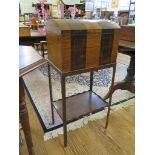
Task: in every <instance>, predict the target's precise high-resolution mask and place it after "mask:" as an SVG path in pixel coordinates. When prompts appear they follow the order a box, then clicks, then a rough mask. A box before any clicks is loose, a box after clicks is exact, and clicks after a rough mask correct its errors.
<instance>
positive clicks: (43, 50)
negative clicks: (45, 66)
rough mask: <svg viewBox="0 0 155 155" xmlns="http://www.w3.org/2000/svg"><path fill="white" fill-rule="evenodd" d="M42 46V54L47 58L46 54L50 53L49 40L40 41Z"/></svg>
mask: <svg viewBox="0 0 155 155" xmlns="http://www.w3.org/2000/svg"><path fill="white" fill-rule="evenodd" d="M40 47H41V55H42V56H43V57H44V58H45V55H48V52H47V41H40ZM46 58H47V57H46Z"/></svg>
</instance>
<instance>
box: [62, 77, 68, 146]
mask: <svg viewBox="0 0 155 155" xmlns="http://www.w3.org/2000/svg"><path fill="white" fill-rule="evenodd" d="M61 93H62V114H63V130H64V146H65V147H66V146H67V120H66V84H65V77H64V76H63V75H61Z"/></svg>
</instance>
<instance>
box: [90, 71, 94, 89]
mask: <svg viewBox="0 0 155 155" xmlns="http://www.w3.org/2000/svg"><path fill="white" fill-rule="evenodd" d="M93 74H94V72H93V71H91V72H90V91H92V88H93Z"/></svg>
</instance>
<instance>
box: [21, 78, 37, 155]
mask: <svg viewBox="0 0 155 155" xmlns="http://www.w3.org/2000/svg"><path fill="white" fill-rule="evenodd" d="M19 117H20V121H21V125H22V128H23V131H24V135H25V139H26V144H27V148H28V152H29V155H34V151H33V144H32V137H31V131H30V124H29V116H28V111H27V107H26V102H25V93H24V84H23V79H22V78H20V79H19Z"/></svg>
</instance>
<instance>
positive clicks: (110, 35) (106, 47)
mask: <svg viewBox="0 0 155 155" xmlns="http://www.w3.org/2000/svg"><path fill="white" fill-rule="evenodd" d="M113 40H114V29H103V30H102V34H101V48H100V62H99V64H100V65H105V64H109V63H111V56H112V48H113Z"/></svg>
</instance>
